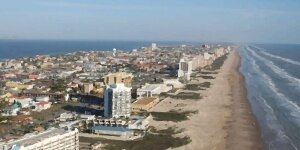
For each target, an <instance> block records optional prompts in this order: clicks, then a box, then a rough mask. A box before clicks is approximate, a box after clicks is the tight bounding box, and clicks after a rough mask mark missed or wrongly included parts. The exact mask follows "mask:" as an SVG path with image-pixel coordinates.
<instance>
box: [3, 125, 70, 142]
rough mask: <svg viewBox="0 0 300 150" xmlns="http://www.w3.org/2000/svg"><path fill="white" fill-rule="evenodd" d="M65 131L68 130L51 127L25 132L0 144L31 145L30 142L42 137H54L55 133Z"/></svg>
mask: <svg viewBox="0 0 300 150" xmlns="http://www.w3.org/2000/svg"><path fill="white" fill-rule="evenodd" d="M67 132H69V131H67V130H64V129H57V128H53V129H50V130H47V131H45V132H42V133H30V134H26V135H25V136H23V137H22V138H20V139H16V140H13V141H7V142H3V143H0V146H1V145H10V146H12V145H24V146H27V145H32V144H35V143H38V142H40V141H43V140H44V139H47V138H50V137H54V136H56V135H62V134H65V133H67Z"/></svg>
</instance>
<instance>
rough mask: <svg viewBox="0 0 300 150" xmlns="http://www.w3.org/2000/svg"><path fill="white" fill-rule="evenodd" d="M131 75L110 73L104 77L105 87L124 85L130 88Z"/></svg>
mask: <svg viewBox="0 0 300 150" xmlns="http://www.w3.org/2000/svg"><path fill="white" fill-rule="evenodd" d="M132 78H133V75H132V73H126V72H117V73H110V74H108V75H106V76H105V77H104V83H105V85H111V84H119V83H124V85H125V86H127V87H131V81H132Z"/></svg>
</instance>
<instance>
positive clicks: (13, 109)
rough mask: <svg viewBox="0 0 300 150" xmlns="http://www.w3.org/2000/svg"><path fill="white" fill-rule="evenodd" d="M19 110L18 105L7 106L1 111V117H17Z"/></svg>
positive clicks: (19, 105) (19, 106)
mask: <svg viewBox="0 0 300 150" xmlns="http://www.w3.org/2000/svg"><path fill="white" fill-rule="evenodd" d="M20 109H21V104H20V103H17V102H16V103H13V104H12V105H9V106H7V107H6V108H4V109H3V110H2V113H1V115H2V116H17V115H18V112H19V111H20Z"/></svg>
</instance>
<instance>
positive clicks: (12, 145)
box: [0, 128, 79, 150]
mask: <svg viewBox="0 0 300 150" xmlns="http://www.w3.org/2000/svg"><path fill="white" fill-rule="evenodd" d="M78 135H79V132H78V130H77V129H75V130H74V131H70V130H64V129H57V128H54V129H50V130H47V131H44V132H42V133H37V134H36V133H31V134H26V135H25V136H24V137H22V138H20V139H17V140H10V141H7V142H0V150H41V149H43V150H79V137H78Z"/></svg>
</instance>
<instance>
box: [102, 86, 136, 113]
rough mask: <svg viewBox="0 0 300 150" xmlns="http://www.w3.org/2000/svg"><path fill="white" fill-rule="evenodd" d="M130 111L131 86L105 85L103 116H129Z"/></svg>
mask: <svg viewBox="0 0 300 150" xmlns="http://www.w3.org/2000/svg"><path fill="white" fill-rule="evenodd" d="M130 113H131V88H129V87H126V86H125V85H124V84H122V83H120V84H112V85H108V86H106V89H105V93H104V116H105V117H114V118H120V117H129V116H130Z"/></svg>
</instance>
